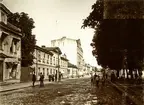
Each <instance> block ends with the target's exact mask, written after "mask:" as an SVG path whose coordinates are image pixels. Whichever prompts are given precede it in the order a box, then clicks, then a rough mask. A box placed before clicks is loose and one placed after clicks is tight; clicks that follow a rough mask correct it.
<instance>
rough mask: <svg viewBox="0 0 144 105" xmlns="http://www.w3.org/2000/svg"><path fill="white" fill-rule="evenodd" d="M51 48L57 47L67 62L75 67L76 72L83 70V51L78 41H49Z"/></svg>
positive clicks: (67, 39)
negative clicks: (76, 68)
mask: <svg viewBox="0 0 144 105" xmlns="http://www.w3.org/2000/svg"><path fill="white" fill-rule="evenodd" d="M51 46H52V47H59V48H60V49H61V50H62V53H63V54H66V55H67V58H68V60H69V62H71V63H72V64H74V65H76V66H77V67H78V70H79V71H81V70H82V69H83V49H82V47H81V41H80V39H77V40H76V39H70V38H66V37H62V38H60V39H56V40H52V41H51Z"/></svg>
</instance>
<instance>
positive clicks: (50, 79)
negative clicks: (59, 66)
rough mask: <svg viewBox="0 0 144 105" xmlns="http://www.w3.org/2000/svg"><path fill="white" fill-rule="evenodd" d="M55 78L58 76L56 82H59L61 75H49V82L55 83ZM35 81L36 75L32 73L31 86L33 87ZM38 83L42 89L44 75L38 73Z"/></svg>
mask: <svg viewBox="0 0 144 105" xmlns="http://www.w3.org/2000/svg"><path fill="white" fill-rule="evenodd" d="M57 76H59V78H58V81H61V78H62V73H59V75H57V73H56V74H55V75H54V74H52V75H49V81H57ZM36 80H37V79H36V75H35V72H34V73H33V75H32V86H33V87H34V86H35V82H36ZM39 81H40V87H44V75H43V74H42V73H40V78H39Z"/></svg>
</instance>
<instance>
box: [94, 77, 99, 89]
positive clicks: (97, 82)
mask: <svg viewBox="0 0 144 105" xmlns="http://www.w3.org/2000/svg"><path fill="white" fill-rule="evenodd" d="M95 80H96V86H97V87H98V88H99V81H100V77H99V75H96V76H95Z"/></svg>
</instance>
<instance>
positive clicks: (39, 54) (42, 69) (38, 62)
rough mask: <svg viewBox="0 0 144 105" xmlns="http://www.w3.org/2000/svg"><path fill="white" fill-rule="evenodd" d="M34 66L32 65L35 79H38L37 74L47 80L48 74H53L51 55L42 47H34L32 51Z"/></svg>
mask: <svg viewBox="0 0 144 105" xmlns="http://www.w3.org/2000/svg"><path fill="white" fill-rule="evenodd" d="M34 57H35V59H34V64H33V65H32V67H33V69H34V71H35V74H36V76H37V79H39V74H40V73H42V74H44V77H45V79H48V76H49V74H52V73H53V72H54V64H55V62H54V61H53V53H52V52H50V51H47V50H46V49H44V48H43V47H39V46H35V50H34Z"/></svg>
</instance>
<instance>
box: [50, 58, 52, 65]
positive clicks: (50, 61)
mask: <svg viewBox="0 0 144 105" xmlns="http://www.w3.org/2000/svg"><path fill="white" fill-rule="evenodd" d="M50 64H51V65H52V57H50Z"/></svg>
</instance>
